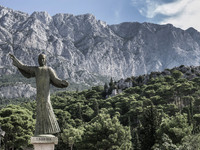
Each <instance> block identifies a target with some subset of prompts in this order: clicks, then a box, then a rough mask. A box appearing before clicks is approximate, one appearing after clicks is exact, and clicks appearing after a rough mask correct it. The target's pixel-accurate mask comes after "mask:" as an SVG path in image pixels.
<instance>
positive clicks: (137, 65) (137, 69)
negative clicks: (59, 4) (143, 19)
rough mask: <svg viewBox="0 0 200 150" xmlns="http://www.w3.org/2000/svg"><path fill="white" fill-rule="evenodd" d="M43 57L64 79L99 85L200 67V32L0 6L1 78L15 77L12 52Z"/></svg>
mask: <svg viewBox="0 0 200 150" xmlns="http://www.w3.org/2000/svg"><path fill="white" fill-rule="evenodd" d="M42 52H43V53H45V54H46V55H47V57H48V65H49V66H51V67H52V68H54V69H55V70H56V72H57V74H58V76H59V77H60V78H65V79H68V80H69V81H70V82H71V83H76V84H80V85H84V84H87V85H91V84H101V83H102V82H104V81H105V80H106V79H110V77H114V78H115V79H120V78H126V77H130V76H137V75H141V74H146V73H149V72H151V71H161V70H164V69H165V68H173V67H175V66H180V65H186V66H190V65H194V66H198V65H199V64H200V59H199V58H200V33H199V32H198V31H196V30H195V29H193V28H189V29H188V30H181V29H179V28H176V27H174V26H173V25H170V24H167V25H157V24H151V23H137V22H125V23H121V24H117V25H107V24H106V23H105V22H103V21H100V20H97V19H96V18H95V17H94V16H93V15H91V14H85V15H78V16H74V15H72V14H56V15H54V16H50V15H49V14H48V13H47V12H34V13H33V14H31V15H29V14H26V13H24V12H20V11H14V10H12V9H9V8H5V7H3V6H0V75H1V76H3V75H4V76H5V75H10V74H16V73H17V69H16V68H15V67H13V66H12V65H11V60H10V59H9V57H8V53H13V54H14V55H16V57H17V58H19V59H20V60H21V61H22V62H23V63H24V64H27V65H38V63H37V56H38V54H39V53H42Z"/></svg>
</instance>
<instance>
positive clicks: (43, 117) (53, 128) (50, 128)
mask: <svg viewBox="0 0 200 150" xmlns="http://www.w3.org/2000/svg"><path fill="white" fill-rule="evenodd" d="M9 55H10V58H11V59H12V60H13V65H14V66H16V67H17V68H18V69H19V71H20V72H21V73H22V75H23V76H24V77H27V78H31V77H35V79H36V88H37V96H36V100H37V108H36V126H35V135H41V134H53V133H58V132H60V128H59V125H58V122H57V120H56V117H55V115H54V112H53V108H52V105H51V102H50V84H52V85H54V86H56V87H59V88H65V87H67V86H68V82H67V81H66V80H61V79H59V78H58V77H57V75H56V73H55V72H54V70H53V69H52V68H51V67H48V66H47V65H46V56H45V55H44V54H40V55H39V56H38V62H39V66H27V65H24V64H23V63H22V62H20V61H19V60H18V59H17V58H16V57H15V56H14V55H12V54H9Z"/></svg>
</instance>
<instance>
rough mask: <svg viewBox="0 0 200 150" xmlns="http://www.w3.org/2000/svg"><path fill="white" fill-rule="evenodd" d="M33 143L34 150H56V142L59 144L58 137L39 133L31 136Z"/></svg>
mask: <svg viewBox="0 0 200 150" xmlns="http://www.w3.org/2000/svg"><path fill="white" fill-rule="evenodd" d="M31 144H33V146H34V150H54V146H55V144H58V138H57V137H55V136H54V135H49V134H45V135H37V136H34V137H31Z"/></svg>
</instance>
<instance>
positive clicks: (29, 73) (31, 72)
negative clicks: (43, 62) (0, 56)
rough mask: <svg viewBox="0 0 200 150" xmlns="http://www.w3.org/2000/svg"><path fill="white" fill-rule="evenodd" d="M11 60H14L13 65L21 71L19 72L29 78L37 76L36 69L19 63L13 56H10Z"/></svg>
mask: <svg viewBox="0 0 200 150" xmlns="http://www.w3.org/2000/svg"><path fill="white" fill-rule="evenodd" d="M9 56H10V58H11V59H12V60H13V65H14V66H15V67H17V68H18V69H19V71H20V72H21V73H22V74H23V75H24V76H25V77H27V78H30V77H34V76H35V69H36V67H33V66H27V65H24V64H23V63H22V62H21V61H19V60H18V59H17V58H16V57H15V56H14V55H13V54H9Z"/></svg>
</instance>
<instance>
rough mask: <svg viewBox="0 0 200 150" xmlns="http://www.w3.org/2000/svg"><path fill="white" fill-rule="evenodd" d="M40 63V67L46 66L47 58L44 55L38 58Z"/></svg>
mask: <svg viewBox="0 0 200 150" xmlns="http://www.w3.org/2000/svg"><path fill="white" fill-rule="evenodd" d="M38 62H39V65H40V66H46V56H45V55H44V54H40V55H39V57H38Z"/></svg>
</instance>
